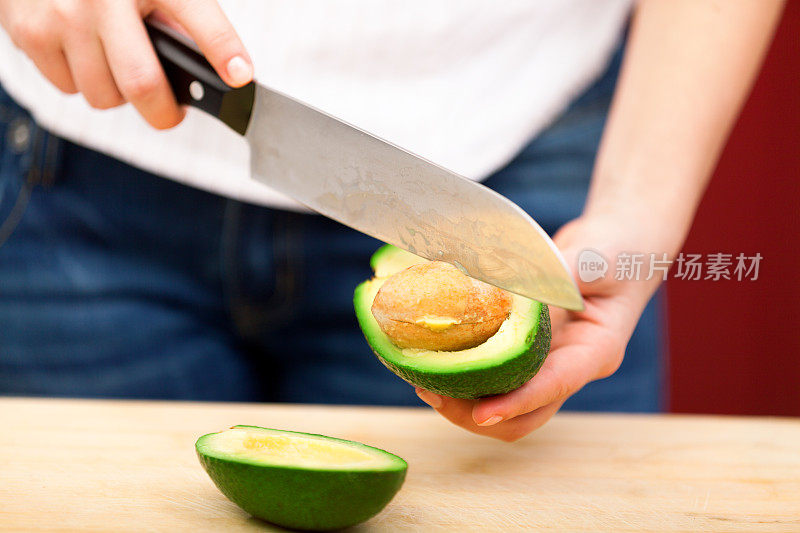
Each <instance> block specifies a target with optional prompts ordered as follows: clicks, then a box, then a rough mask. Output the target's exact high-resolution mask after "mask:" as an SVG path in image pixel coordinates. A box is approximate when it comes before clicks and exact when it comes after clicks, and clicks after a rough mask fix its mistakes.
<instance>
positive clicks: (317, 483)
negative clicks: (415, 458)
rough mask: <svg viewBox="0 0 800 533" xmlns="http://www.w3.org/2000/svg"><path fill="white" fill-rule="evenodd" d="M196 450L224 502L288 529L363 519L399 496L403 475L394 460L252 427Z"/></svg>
mask: <svg viewBox="0 0 800 533" xmlns="http://www.w3.org/2000/svg"><path fill="white" fill-rule="evenodd" d="M195 448H196V450H197V456H198V457H199V459H200V463H201V464H202V465H203V468H205V470H206V472H208V475H209V476H210V477H211V479H212V480H213V481H214V484H216V486H217V487H218V488H219V490H220V491H222V493H223V494H224V495H225V496H227V497H228V499H230V500H231V501H232V502H234V503H235V504H236V505H238V506H239V507H241V508H242V509H244V510H245V511H247V512H248V513H250V514H251V515H253V516H255V517H258V518H261V519H263V520H266V521H268V522H272V523H273V524H277V525H279V526H283V527H287V528H292V529H305V530H331V529H340V528H344V527H349V526H352V525H355V524H359V523H361V522H363V521H365V520H368V519H369V518H371V517H372V516H374V515H376V514H377V513H378V512H380V511H381V510H382V509H383V508H384V507H385V506H386V504H388V503H389V501H390V500H391V499H392V498H393V497H394V495H395V494H396V493H397V491H398V490H400V487H401V486H402V484H403V480H404V479H405V475H406V470H407V469H408V465H407V464H406V462H405V461H404V460H403V459H401V458H400V457H397V456H396V455H393V454H391V453H389V452H386V451H383V450H381V449H378V448H373V447H371V446H367V445H365V444H361V443H358V442H353V441H348V440H342V439H335V438H332V437H325V436H323V435H312V434H308V433H298V432H294V431H282V430H277V429H267V428H261V427H255V426H234V427H232V428H231V429H228V430H225V431H221V432H219V433H210V434H208V435H204V436H202V437H200V438H199V439H198V441H197V443H196V445H195Z"/></svg>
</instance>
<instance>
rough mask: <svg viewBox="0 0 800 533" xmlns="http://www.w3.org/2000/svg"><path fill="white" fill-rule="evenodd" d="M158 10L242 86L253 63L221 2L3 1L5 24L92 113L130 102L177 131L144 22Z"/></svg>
mask: <svg viewBox="0 0 800 533" xmlns="http://www.w3.org/2000/svg"><path fill="white" fill-rule="evenodd" d="M156 10H158V15H159V17H160V18H163V19H165V22H167V23H170V24H172V25H175V26H179V27H180V28H181V29H182V31H185V33H187V34H188V35H189V36H190V37H191V38H192V39H194V41H195V42H196V43H197V45H198V46H199V47H200V49H201V50H202V52H203V54H205V56H206V57H207V58H208V60H209V62H210V63H211V64H212V65H213V67H214V68H215V69H216V71H217V72H218V73H219V75H220V76H221V77H222V79H223V80H225V82H226V83H228V84H229V85H231V86H234V87H239V86H242V85H245V84H246V83H248V82H249V81H250V80H251V79H252V77H253V67H252V63H251V61H250V58H249V56H248V54H247V52H246V50H245V48H244V45H243V44H242V42H241V40H240V39H239V37H238V36H237V34H236V31H235V30H234V29H233V27H232V26H231V24H230V22H229V21H228V19H227V18H226V17H225V14H224V13H223V12H222V9H221V8H220V6H219V4H218V3H217V2H216V1H215V0H0V25H2V26H3V27H4V28H5V29H6V31H7V32H8V34H9V36H10V37H11V39H12V40H13V42H14V43H15V44H16V45H17V46H18V47H19V48H20V49H22V50H23V51H24V52H25V53H26V54H27V55H28V57H30V58H31V60H33V62H34V63H35V64H36V67H37V68H38V69H39V70H40V71H41V72H42V74H44V76H45V77H47V79H49V80H50V81H51V82H52V83H53V84H54V85H55V86H56V87H58V88H59V89H61V90H62V91H64V92H66V93H70V94H72V93H77V92H80V93H82V94H83V96H84V97H85V98H86V101H87V102H88V103H89V105H91V106H92V107H95V108H97V109H108V108H111V107H116V106H119V105H122V104H123V103H125V102H130V103H131V104H133V106H134V107H135V108H136V109H137V110H138V111H139V113H140V114H141V115H142V116H143V117H144V118H145V120H147V122H149V123H150V124H151V125H152V126H154V127H156V128H159V129H164V128H170V127H172V126H175V125H177V124H178V123H179V122H180V121H181V120H182V119H183V114H184V113H183V111H182V109H181V108H180V107H179V106H178V104H177V103H176V102H175V97H174V96H173V94H172V91H171V90H170V87H169V85H168V83H167V80H166V78H165V76H164V72H163V70H162V69H161V65H160V64H159V62H158V60H157V58H156V55H155V52H154V50H153V47H152V46H151V44H150V40H149V39H148V37H147V32H146V30H145V27H144V24H143V22H142V19H143V18H144V17H147V16H148V15H150V14H152V13H154V12H155V11H156Z"/></svg>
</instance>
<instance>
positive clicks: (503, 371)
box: [355, 217, 658, 441]
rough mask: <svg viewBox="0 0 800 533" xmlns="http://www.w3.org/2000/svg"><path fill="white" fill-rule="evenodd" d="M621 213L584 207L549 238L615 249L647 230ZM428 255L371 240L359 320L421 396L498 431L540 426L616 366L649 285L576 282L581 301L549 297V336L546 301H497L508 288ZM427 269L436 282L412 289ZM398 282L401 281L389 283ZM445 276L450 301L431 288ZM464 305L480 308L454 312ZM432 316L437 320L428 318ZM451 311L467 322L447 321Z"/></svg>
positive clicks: (567, 245) (448, 414) (482, 429)
mask: <svg viewBox="0 0 800 533" xmlns="http://www.w3.org/2000/svg"><path fill="white" fill-rule="evenodd" d="M619 224H620V222H619V220H618V219H615V218H614V217H608V218H604V217H594V218H591V219H590V218H588V217H584V218H580V219H577V220H575V221H573V222H571V223H570V224H568V225H566V226H564V228H562V230H561V231H560V232H559V233H558V234H557V235H556V236H555V237H554V240H555V242H556V244H557V245H559V248H560V249H561V250H562V252H563V253H564V255H565V257H566V258H567V262H568V264H570V265H573V266H574V265H575V264H576V261H575V260H576V258H577V255H578V253H580V251H581V250H583V249H585V248H587V247H589V246H593V247H596V248H599V251H600V252H601V253H603V254H604V255H606V257H613V256H614V255H615V254H616V251H618V250H623V249H628V248H629V247H630V246H634V247H635V246H641V245H642V243H641V242H639V238H645V239H646V238H647V232H640V233H638V234H636V233H634V232H629V233H628V234H627V236H625V235H624V234H623V233H622V232H620V231H619V228H620V226H619ZM420 264H424V265H426V269H427V270H426V272H424V273H423V272H422V271H421V270H420ZM437 264H438V263H436V262H427V261H425V260H423V259H420V258H417V257H416V256H413V255H412V254H409V253H407V252H404V251H402V250H399V249H397V248H394V247H391V246H386V247H384V248H381V249H380V250H379V251H378V252H377V253H376V254H375V255H374V256H373V259H372V267H373V269H374V270H375V277H374V278H373V279H372V280H369V281H366V282H364V283H363V284H361V285H360V286H359V287H358V288H357V290H356V294H355V306H356V314H357V316H358V319H359V323H360V325H361V327H362V329H363V331H364V334H365V336H366V337H367V340H368V342H369V344H370V346H371V347H372V348H373V351H374V352H375V353H376V355H377V356H378V358H379V359H380V360H381V362H383V363H384V364H385V365H386V366H387V367H388V368H389V369H390V370H392V371H393V372H395V373H396V374H397V375H399V376H400V377H402V378H403V379H405V380H406V381H408V382H409V383H412V384H414V385H415V386H416V390H417V394H418V395H419V396H420V398H422V400H423V401H425V402H426V403H428V404H429V405H431V406H432V407H433V408H435V409H436V410H437V411H438V412H439V413H440V414H441V415H442V416H444V417H445V418H447V419H448V420H450V421H451V422H453V423H454V424H456V425H459V426H461V427H463V428H465V429H468V430H470V431H472V432H474V433H478V434H482V435H486V436H490V437H494V438H498V439H501V440H505V441H514V440H517V439H519V438H521V437H523V436H525V435H527V434H528V433H530V432H531V431H533V430H534V429H536V428H538V427H540V426H541V425H543V424H544V423H545V422H547V420H549V419H550V417H551V416H553V415H554V414H555V413H556V412H557V411H558V409H559V408H560V407H561V405H562V404H563V403H564V401H565V400H566V399H567V398H569V397H570V396H571V395H572V394H574V393H575V392H577V391H578V390H579V389H580V388H582V387H583V386H584V385H585V384H587V383H588V382H590V381H593V380H596V379H602V378H604V377H607V376H609V375H611V374H612V373H613V372H614V371H616V369H617V368H618V367H619V365H620V363H621V362H622V357H623V355H624V351H625V346H626V344H627V342H628V340H629V338H630V335H631V333H632V332H633V329H634V327H635V325H636V321H637V320H638V317H639V315H640V314H641V311H642V310H643V309H644V306H645V305H646V304H647V301H648V300H649V299H650V296H651V295H652V293H653V292H654V291H655V290H656V288H657V287H658V280H657V279H653V280H651V281H641V282H632V283H623V282H618V281H615V280H614V279H613V277H612V276H609V277H607V278H606V279H603V280H598V281H594V282H591V283H580V282H579V287H580V289H581V292H582V294H583V296H584V298H585V301H586V309H585V310H584V311H582V312H567V311H564V310H563V309H559V308H552V309H550V313H552V343H551V340H550V334H551V318H550V314H548V308H547V306H544V305H541V304H539V303H538V302H533V301H531V300H528V299H526V298H522V297H519V296H515V295H508V296H510V297H511V299H512V303H511V305H510V307H508V308H506V307H504V306H503V305H502V303H503V301H504V296H505V295H507V294H508V293H505V294H495V293H494V292H493V291H485V290H484V291H483V292H481V291H480V289H481V288H482V287H480V285H479V286H478V289H476V288H475V287H474V286H473V285H470V284H471V283H472V280H470V281H469V283H467V282H465V281H464V280H461V279H459V276H461V277H464V278H466V276H464V275H463V274H461V273H460V271H458V270H457V269H452V270H450V269H447V268H441V267H438V266H436V265H437ZM429 271H432V272H429ZM401 274H402V276H401ZM431 275H432V276H433V277H434V278H436V284H435V285H436V286H435V287H428V289H430V290H427V291H425V290H420V289H421V288H422V289H424V288H425V285H426V284H427V283H428V282H429V281H430V279H429V278H430V276H431ZM440 278H441V279H440ZM445 278H446V279H445ZM467 280H469V278H467ZM390 283H391V284H390ZM399 283H403V284H404V285H403V286H402V287H395V286H394V285H395V284H399ZM477 283H480V282H477ZM384 287H387V288H388V289H389V290H388V291H387V293H386V294H382V292H383V288H384ZM443 287H444V288H448V289H450V291H451V293H452V294H451V295H452V296H454V301H452V302H448V301H447V299H446V298H444V297H442V295H438V296H437V294H438V293H437V291H439V290H440V289H442V288H443ZM418 293H419V294H418ZM426 294H427V295H428V297H427V298H426V297H425V295H426ZM479 300H482V302H483V304H481V303H480V301H479ZM495 304H496V305H495ZM400 308H402V309H400ZM503 309H505V312H506V316H504V317H503V318H504V320H503V321H502V324H500V326H499V328H498V329H494V331H492V332H489V333H490V334H489V335H488V336H487V335H479V336H478V337H477V338H473V337H475V334H476V331H478V330H480V328H476V327H475V324H476V322H477V323H484V324H492V327H493V328H494V325H495V324H494V322H496V320H494V319H495V318H497V317H495V316H494V315H495V314H497V313H496V312H499V311H502V310H503ZM470 310H471V313H472V315H476V314H477V315H480V316H478V317H477V318H476V316H471V318H470V320H462V319H463V318H464V316H466V315H467V314H469V313H467V311H470ZM412 315H414V316H412ZM417 315H420V316H421V317H422V318H427V321H425V320H421V319H420V318H419V317H417ZM433 315H436V316H433ZM444 315H448V316H444ZM451 315H453V316H451ZM455 315H458V316H455ZM409 317H410V318H409ZM392 318H394V319H395V320H392ZM434 319H435V320H434ZM431 320H433V323H434V325H435V327H430V323H431ZM445 321H446V325H447V327H444V325H443V324H444V322H445ZM458 322H461V324H464V323H467V326H468V327H467V328H462V329H461V330H457V329H455V328H456V326H457V325H458V324H457V323H458ZM437 330H438V331H437ZM478 333H486V332H482V331H478ZM448 334H450V335H451V336H452V335H455V336H456V337H457V338H459V339H466V340H467V341H474V342H470V344H468V345H465V346H457V345H453V346H449V345H448V346H439V345H437V342H439V341H438V340H437V339H438V338H441V339H443V342H446V343H449V344H452V342H453V339H451V338H449V337H448ZM437 335H438V336H439V337H438V338H437V337H436V336H437ZM414 342H427V343H428V345H426V346H427V347H428V349H427V350H425V349H423V348H422V347H420V346H417V345H414V347H409V346H410V344H409V343H412V344H413V343H414ZM475 342H477V343H478V344H477V346H475V345H474V343H475ZM446 348H455V349H453V350H447V349H446ZM548 351H549V355H548ZM487 396H488V397H487Z"/></svg>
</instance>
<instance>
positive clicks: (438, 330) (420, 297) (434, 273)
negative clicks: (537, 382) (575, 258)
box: [371, 261, 512, 351]
mask: <svg viewBox="0 0 800 533" xmlns="http://www.w3.org/2000/svg"><path fill="white" fill-rule="evenodd" d="M511 304H512V296H511V294H509V293H508V292H506V291H504V290H502V289H499V288H497V287H493V286H491V285H489V284H487V283H484V282H482V281H478V280H476V279H473V278H470V277H469V276H467V275H465V274H464V273H462V272H461V271H460V270H459V269H458V268H456V267H455V266H453V265H451V264H449V263H444V262H442V261H431V262H425V263H419V264H416V265H412V266H410V267H408V268H406V269H404V270H402V271H400V272H398V273H396V274H394V275H392V276H391V277H389V278H388V279H387V280H386V281H385V282H384V283H383V285H382V286H381V288H380V290H379V291H378V293H377V295H376V296H375V300H374V301H373V304H372V308H371V311H372V315H373V317H374V318H375V320H376V322H377V323H378V325H379V326H380V328H381V330H382V331H383V333H384V334H386V336H387V337H389V339H390V340H391V341H392V343H393V344H394V345H395V346H397V347H399V348H418V349H423V350H433V351H458V350H465V349H468V348H472V347H474V346H478V345H480V344H483V343H484V342H485V341H486V340H488V339H489V338H490V337H492V336H493V335H494V334H495V333H497V331H498V329H500V326H501V325H502V323H503V321H505V320H506V318H508V315H509V312H510V311H511Z"/></svg>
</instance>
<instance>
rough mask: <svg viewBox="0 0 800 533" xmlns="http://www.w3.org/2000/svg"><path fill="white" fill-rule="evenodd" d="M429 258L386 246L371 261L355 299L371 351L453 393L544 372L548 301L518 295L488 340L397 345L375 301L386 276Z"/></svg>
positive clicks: (415, 378) (508, 384)
mask: <svg viewBox="0 0 800 533" xmlns="http://www.w3.org/2000/svg"><path fill="white" fill-rule="evenodd" d="M424 261H426V259H423V258H421V257H417V256H415V255H414V254H411V253H409V252H406V251H404V250H401V249H400V248H397V247H394V246H391V245H385V246H383V247H381V248H379V249H378V251H376V252H375V254H374V255H373V256H372V259H371V260H370V265H371V266H372V269H373V271H374V272H375V276H374V277H373V278H372V279H370V280H367V281H365V282H363V283H361V284H360V285H359V286H358V287H357V288H356V291H355V295H354V297H353V301H354V304H355V310H356V317H357V318H358V322H359V325H360V326H361V330H362V331H363V332H364V336H365V337H366V339H367V342H368V343H369V345H370V347H371V348H372V351H373V352H375V355H376V356H377V357H378V359H380V361H381V362H382V363H383V364H384V365H386V367H387V368H389V370H391V371H392V372H394V373H395V374H397V375H398V376H400V377H401V378H403V379H404V380H406V381H407V382H409V383H411V384H412V385H416V386H418V387H422V388H423V389H426V390H429V391H431V392H435V393H437V394H442V395H445V396H449V397H451V398H481V397H483V396H490V395H493V394H503V393H506V392H509V391H512V390H514V389H517V388H519V387H520V386H521V385H522V384H523V383H525V382H527V381H528V380H530V379H531V378H532V377H533V376H534V375H535V374H536V372H538V371H539V368H541V366H542V364H543V363H544V360H545V358H546V357H547V353H548V352H549V350H550V314H549V313H548V311H547V306H546V305H543V304H541V303H539V302H536V301H533V300H530V299H528V298H525V297H523V296H518V295H513V303H512V306H511V312H510V313H509V316H508V318H507V319H506V320H505V321H504V322H503V324H502V325H501V326H500V329H499V330H498V331H497V333H495V334H494V335H493V336H492V337H490V338H489V339H488V340H487V341H485V342H484V343H482V344H480V345H478V346H475V347H473V348H468V349H466V350H460V351H455V352H443V351H431V350H420V349H413V348H398V347H397V346H395V345H394V344H393V343H392V341H391V340H390V339H389V337H387V336H386V334H384V333H383V331H382V330H381V328H380V326H379V325H378V322H377V321H376V320H375V318H374V317H373V316H372V302H373V300H374V299H375V295H376V294H377V293H378V290H380V288H381V285H383V283H384V282H385V281H386V279H387V278H389V277H390V276H392V275H393V274H395V273H397V272H400V271H402V270H404V269H406V268H408V267H409V266H412V265H414V264H417V263H421V262H424Z"/></svg>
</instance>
